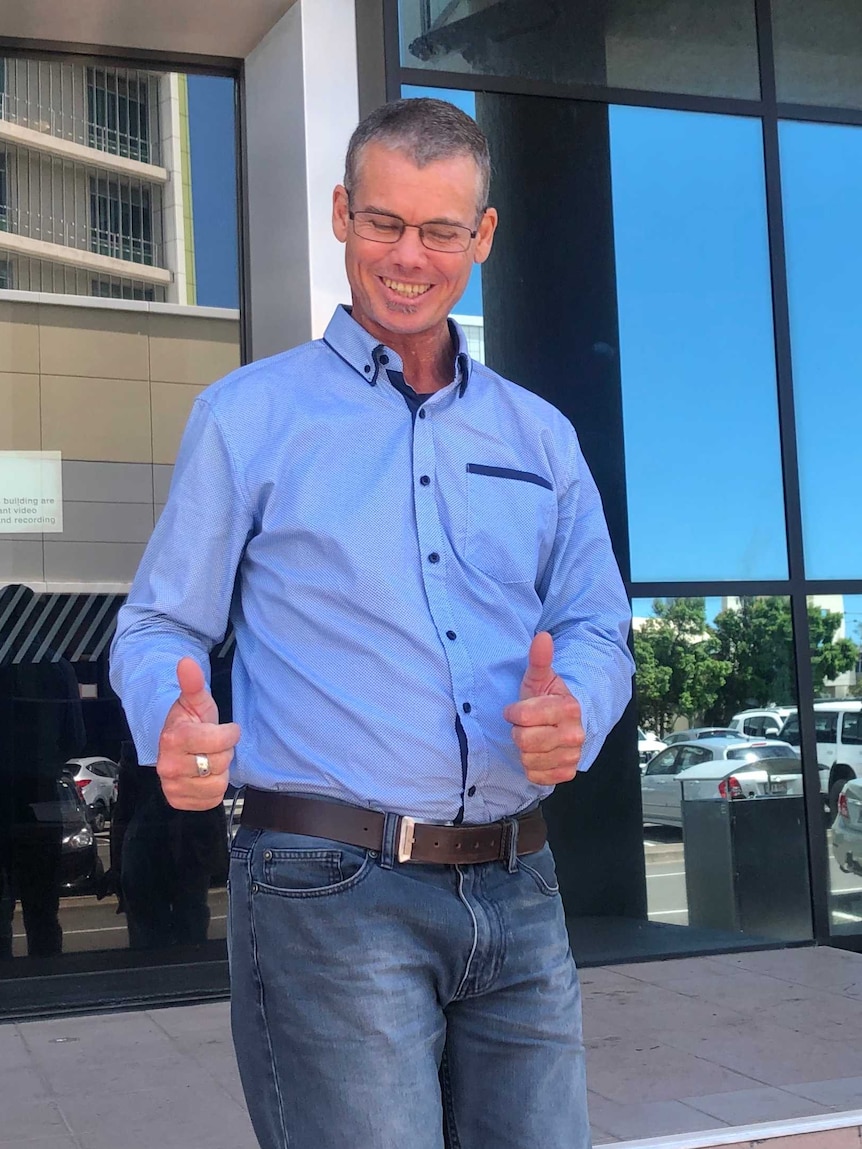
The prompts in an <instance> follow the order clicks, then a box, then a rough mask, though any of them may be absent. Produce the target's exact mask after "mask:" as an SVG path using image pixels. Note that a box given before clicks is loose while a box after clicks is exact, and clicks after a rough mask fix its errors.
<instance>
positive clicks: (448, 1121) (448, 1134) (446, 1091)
mask: <svg viewBox="0 0 862 1149" xmlns="http://www.w3.org/2000/svg"><path fill="white" fill-rule="evenodd" d="M440 1098H441V1100H442V1102H443V1138H444V1141H445V1143H446V1149H461V1138H460V1137H459V1136H458V1126H457V1123H456V1121H455V1098H454V1097H453V1095H452V1077H451V1074H450V1073H449V1056H448V1054H447V1052H446V1050H445V1049H444V1050H443V1057H442V1059H441V1061H440Z"/></svg>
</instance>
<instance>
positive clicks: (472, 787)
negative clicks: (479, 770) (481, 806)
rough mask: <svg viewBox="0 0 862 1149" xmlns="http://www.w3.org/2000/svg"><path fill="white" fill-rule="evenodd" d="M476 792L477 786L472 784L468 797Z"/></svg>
mask: <svg viewBox="0 0 862 1149" xmlns="http://www.w3.org/2000/svg"><path fill="white" fill-rule="evenodd" d="M475 793H476V787H475V786H471V787H470V789H469V790H468V791H467V797H468V798H472V797H473V795H474V794H475Z"/></svg>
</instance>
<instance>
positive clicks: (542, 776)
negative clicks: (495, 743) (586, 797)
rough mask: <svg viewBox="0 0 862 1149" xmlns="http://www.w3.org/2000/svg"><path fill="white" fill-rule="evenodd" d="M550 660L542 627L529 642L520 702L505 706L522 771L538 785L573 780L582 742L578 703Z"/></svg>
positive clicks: (550, 649)
mask: <svg viewBox="0 0 862 1149" xmlns="http://www.w3.org/2000/svg"><path fill="white" fill-rule="evenodd" d="M553 662H554V640H553V638H552V637H551V636H550V634H548V632H547V631H540V632H539V634H537V635H536V637H535V638H534V639H533V641H532V642H531V643H530V651H529V654H528V656H527V669H526V670H525V671H524V677H523V678H522V679H521V690H520V697H519V701H518V702H510V703H509V705H508V706H507V707H506V709H505V710H504V711H503V717H504V718H505V719H506V721H507V722H511V724H512V740H513V742H514V743H515V745H516V746H517V747H518V749H519V750H520V752H521V763H522V765H523V767H524V771H525V772H526V775H527V777H528V778H529V779H530V781H531V782H534V783H535V784H536V785H537V786H554V785H556V784H557V783H558V782H569V781H571V779H572V778H574V776H575V774H576V773H577V772H578V762H579V760H580V757H581V747H582V746H583V744H584V728H583V726H582V724H581V707H580V703H579V702H578V700H577V699H576V698H575V696H574V695H573V694H572V692H571V691H570V690H569V688H568V686H566V684H565V683H564V682H563V680H562V678H560V677H559V676H558V675H557V674H555V673H554V667H553Z"/></svg>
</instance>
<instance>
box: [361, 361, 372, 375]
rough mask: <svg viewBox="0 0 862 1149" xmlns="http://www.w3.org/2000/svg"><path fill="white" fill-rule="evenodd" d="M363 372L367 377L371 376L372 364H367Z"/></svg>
mask: <svg viewBox="0 0 862 1149" xmlns="http://www.w3.org/2000/svg"><path fill="white" fill-rule="evenodd" d="M362 370H363V371H364V372H365V374H366V375H370V374H371V364H370V363H366V364H365V366H364V367H363V368H362Z"/></svg>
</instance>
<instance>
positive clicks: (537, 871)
mask: <svg viewBox="0 0 862 1149" xmlns="http://www.w3.org/2000/svg"><path fill="white" fill-rule="evenodd" d="M525 857H526V861H525V860H524V858H523V857H522V858H518V869H519V870H520V872H521V873H522V874H526V875H527V876H528V877H529V878H530V879H532V881H533V882H534V883H535V885H536V888H537V889H538V890H539V893H542V894H544V895H545V896H546V897H549V898H553V897H556V896H557V894H559V892H560V884H559V882H558V881H557V867H556V865H555V864H554V855H553V854H552V853H551V849H550V847H549V846H547V845H545V846H543V847H542V848H541V850H537V851H536V853H535V854H527V855H525Z"/></svg>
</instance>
